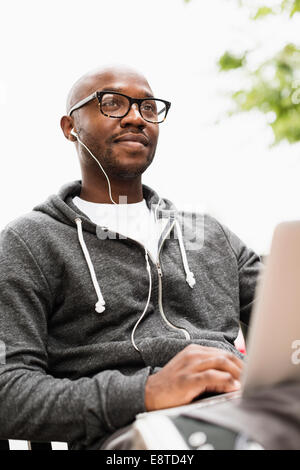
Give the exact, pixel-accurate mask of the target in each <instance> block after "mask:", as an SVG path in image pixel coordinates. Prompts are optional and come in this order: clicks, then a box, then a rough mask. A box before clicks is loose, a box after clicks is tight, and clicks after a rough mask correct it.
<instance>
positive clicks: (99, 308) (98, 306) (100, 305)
mask: <svg viewBox="0 0 300 470" xmlns="http://www.w3.org/2000/svg"><path fill="white" fill-rule="evenodd" d="M95 310H96V312H97V313H102V312H104V310H105V307H104V302H101V301H100V300H98V302H97V303H96V305H95Z"/></svg>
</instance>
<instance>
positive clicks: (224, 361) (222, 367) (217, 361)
mask: <svg viewBox="0 0 300 470" xmlns="http://www.w3.org/2000/svg"><path fill="white" fill-rule="evenodd" d="M210 369H215V370H219V371H222V372H228V373H229V374H231V375H232V377H233V378H234V379H235V380H239V379H240V377H241V369H240V367H238V366H237V365H236V364H235V363H234V362H233V361H232V360H231V359H230V358H228V357H227V356H226V355H221V356H220V355H219V356H216V357H214V356H213V357H211V356H210V357H208V358H206V359H201V360H200V361H197V362H196V363H195V364H194V371H195V372H204V371H206V370H210Z"/></svg>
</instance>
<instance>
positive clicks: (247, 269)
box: [220, 225, 263, 325]
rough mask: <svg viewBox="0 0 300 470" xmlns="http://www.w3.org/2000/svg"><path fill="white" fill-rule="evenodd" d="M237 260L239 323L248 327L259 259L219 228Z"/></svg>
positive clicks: (227, 231)
mask: <svg viewBox="0 0 300 470" xmlns="http://www.w3.org/2000/svg"><path fill="white" fill-rule="evenodd" d="M220 227H221V229H222V230H223V232H224V235H225V237H226V238H227V241H228V243H229V246H230V247H231V249H232V250H233V253H234V255H235V256H236V260H237V267H238V273H239V292H240V321H241V322H242V323H244V324H245V325H249V322H250V317H251V311H252V308H253V302H254V296H255V290H256V285H257V281H258V278H259V275H260V273H261V271H262V269H263V264H262V262H261V260H260V257H259V256H258V255H257V254H256V253H255V252H254V251H253V250H251V249H249V248H248V247H247V246H246V245H245V244H244V243H243V242H242V241H241V240H240V239H239V238H238V237H237V236H236V235H235V234H234V233H232V232H231V231H230V230H229V229H228V228H226V227H224V226H221V225H220Z"/></svg>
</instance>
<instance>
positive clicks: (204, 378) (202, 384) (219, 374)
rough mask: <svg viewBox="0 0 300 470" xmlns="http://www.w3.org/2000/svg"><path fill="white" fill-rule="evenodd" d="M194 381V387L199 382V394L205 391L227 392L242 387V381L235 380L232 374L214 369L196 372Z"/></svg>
mask: <svg viewBox="0 0 300 470" xmlns="http://www.w3.org/2000/svg"><path fill="white" fill-rule="evenodd" d="M193 381H194V384H195V385H194V387H196V384H197V389H198V394H199V393H204V392H217V393H227V392H234V391H237V390H239V389H240V388H241V385H240V382H238V381H237V380H235V379H234V378H233V376H232V375H231V374H229V373H228V372H223V371H219V370H214V369H210V370H207V371H204V372H200V373H199V374H195V375H194V377H193Z"/></svg>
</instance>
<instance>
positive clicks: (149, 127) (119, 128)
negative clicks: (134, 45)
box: [73, 72, 159, 178]
mask: <svg viewBox="0 0 300 470" xmlns="http://www.w3.org/2000/svg"><path fill="white" fill-rule="evenodd" d="M105 90H106V91H116V92H119V93H124V94H125V95H128V96H131V97H133V98H147V97H150V96H153V93H152V91H151V89H150V87H149V85H148V83H147V81H146V80H145V79H144V78H143V77H140V76H139V75H137V74H134V73H132V74H130V73H118V74H115V73H113V72H109V73H108V72H106V73H103V74H101V75H99V76H98V77H94V79H93V83H92V84H91V85H89V87H88V90H87V93H86V95H85V96H88V95H89V94H90V93H92V92H93V91H105ZM73 118H74V124H75V126H74V127H75V128H76V130H77V132H78V133H79V136H80V139H81V140H82V142H84V143H85V145H86V146H87V147H88V148H89V149H90V150H91V151H92V153H93V154H94V155H95V157H96V158H97V159H98V160H99V161H100V163H101V164H102V165H103V167H104V169H105V170H106V171H107V173H108V174H109V175H110V176H115V177H121V178H133V177H136V176H138V175H141V174H142V173H143V172H144V171H145V170H146V168H147V167H148V166H149V165H150V164H151V162H152V160H153V158H154V154H155V150H156V145H157V140H158V134H159V128H158V125H157V124H151V123H149V122H147V121H145V120H144V119H143V118H142V117H141V115H140V113H139V110H138V106H137V104H136V103H135V104H133V105H132V107H131V108H130V111H129V113H128V114H127V115H126V116H125V117H123V118H110V117H107V116H104V115H103V114H102V113H101V112H100V108H99V104H98V101H97V99H94V100H93V101H91V102H89V103H88V104H86V105H85V106H83V107H82V108H80V109H79V110H76V111H74V114H73ZM125 136H126V137H125ZM131 138H132V140H130V139H131ZM91 160H92V159H91V157H89V156H86V158H84V162H82V163H83V164H84V163H85V162H86V163H87V164H90V163H91Z"/></svg>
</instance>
